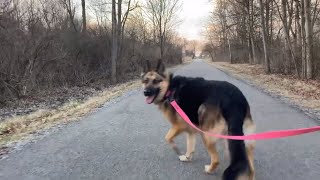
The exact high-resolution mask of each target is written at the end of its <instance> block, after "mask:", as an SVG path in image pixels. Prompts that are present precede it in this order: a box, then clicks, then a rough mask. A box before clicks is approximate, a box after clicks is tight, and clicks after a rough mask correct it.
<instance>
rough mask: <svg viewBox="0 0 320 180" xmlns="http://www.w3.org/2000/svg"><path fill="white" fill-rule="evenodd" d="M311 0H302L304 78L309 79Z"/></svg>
mask: <svg viewBox="0 0 320 180" xmlns="http://www.w3.org/2000/svg"><path fill="white" fill-rule="evenodd" d="M310 4H311V0H304V12H305V20H306V22H305V33H306V75H307V76H306V78H307V79H311V78H312V76H313V74H312V73H313V72H312V60H313V59H312V47H313V42H312V36H313V35H312V34H313V32H312V31H313V30H312V26H311V10H310V9H311V7H310Z"/></svg>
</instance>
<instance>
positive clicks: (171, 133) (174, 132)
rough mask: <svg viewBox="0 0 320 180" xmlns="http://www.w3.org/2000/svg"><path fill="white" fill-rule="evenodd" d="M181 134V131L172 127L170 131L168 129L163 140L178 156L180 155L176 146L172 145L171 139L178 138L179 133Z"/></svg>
mask: <svg viewBox="0 0 320 180" xmlns="http://www.w3.org/2000/svg"><path fill="white" fill-rule="evenodd" d="M181 132H182V130H180V129H177V128H174V127H172V128H171V129H169V131H168V133H167V135H166V137H165V139H166V141H167V143H168V144H169V145H170V146H171V148H172V149H173V150H174V151H175V152H176V153H177V154H178V155H181V153H180V151H179V149H178V147H177V145H176V144H175V143H174V141H173V139H174V138H175V137H176V136H178V135H179V134H180V133H181Z"/></svg>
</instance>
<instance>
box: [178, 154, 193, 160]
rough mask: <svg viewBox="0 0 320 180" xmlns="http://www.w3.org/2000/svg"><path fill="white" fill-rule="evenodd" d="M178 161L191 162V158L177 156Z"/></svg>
mask: <svg viewBox="0 0 320 180" xmlns="http://www.w3.org/2000/svg"><path fill="white" fill-rule="evenodd" d="M179 160H180V161H182V162H187V161H191V158H189V157H187V156H186V155H181V156H179Z"/></svg>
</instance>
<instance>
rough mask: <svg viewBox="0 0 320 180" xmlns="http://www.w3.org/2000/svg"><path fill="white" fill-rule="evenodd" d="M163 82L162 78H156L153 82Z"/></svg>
mask: <svg viewBox="0 0 320 180" xmlns="http://www.w3.org/2000/svg"><path fill="white" fill-rule="evenodd" d="M161 82H162V79H154V80H153V84H158V83H161Z"/></svg>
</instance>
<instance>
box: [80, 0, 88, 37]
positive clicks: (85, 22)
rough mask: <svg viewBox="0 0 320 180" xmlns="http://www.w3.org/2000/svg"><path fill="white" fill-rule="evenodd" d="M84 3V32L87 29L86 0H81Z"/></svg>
mask: <svg viewBox="0 0 320 180" xmlns="http://www.w3.org/2000/svg"><path fill="white" fill-rule="evenodd" d="M81 3H82V32H84V33H85V32H86V31H87V17H86V0H81Z"/></svg>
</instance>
